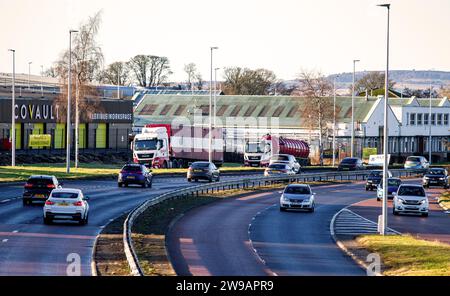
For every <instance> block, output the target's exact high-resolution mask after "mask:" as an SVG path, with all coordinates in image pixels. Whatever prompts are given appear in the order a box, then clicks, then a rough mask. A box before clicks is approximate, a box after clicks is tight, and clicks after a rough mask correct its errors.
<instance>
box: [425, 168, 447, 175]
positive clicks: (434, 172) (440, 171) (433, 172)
mask: <svg viewBox="0 0 450 296" xmlns="http://www.w3.org/2000/svg"><path fill="white" fill-rule="evenodd" d="M444 172H445V171H444V170H443V169H433V170H430V171H429V172H428V174H430V175H443V174H444Z"/></svg>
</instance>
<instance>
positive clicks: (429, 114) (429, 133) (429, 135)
mask: <svg viewBox="0 0 450 296" xmlns="http://www.w3.org/2000/svg"><path fill="white" fill-rule="evenodd" d="M431 90H432V88H431V82H430V108H429V109H428V127H429V128H428V162H429V163H430V164H431V149H432V147H433V146H432V145H431V98H432V94H431ZM434 120H436V118H435V119H434Z"/></svg>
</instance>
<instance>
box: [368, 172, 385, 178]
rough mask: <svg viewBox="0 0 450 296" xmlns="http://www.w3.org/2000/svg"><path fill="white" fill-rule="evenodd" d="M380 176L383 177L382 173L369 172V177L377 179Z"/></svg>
mask: <svg viewBox="0 0 450 296" xmlns="http://www.w3.org/2000/svg"><path fill="white" fill-rule="evenodd" d="M381 175H383V172H371V173H370V176H372V177H378V176H381Z"/></svg>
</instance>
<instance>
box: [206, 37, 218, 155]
mask: <svg viewBox="0 0 450 296" xmlns="http://www.w3.org/2000/svg"><path fill="white" fill-rule="evenodd" d="M214 49H219V48H218V47H217V46H214V47H210V50H211V69H210V70H211V73H210V74H211V77H210V81H209V141H208V161H209V162H212V83H213V81H212V80H213V50H214Z"/></svg>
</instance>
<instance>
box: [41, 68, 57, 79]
mask: <svg viewBox="0 0 450 296" xmlns="http://www.w3.org/2000/svg"><path fill="white" fill-rule="evenodd" d="M43 75H44V76H45V77H52V78H57V77H58V73H57V71H56V67H54V66H51V67H50V68H48V69H47V70H45V71H44V73H43Z"/></svg>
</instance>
